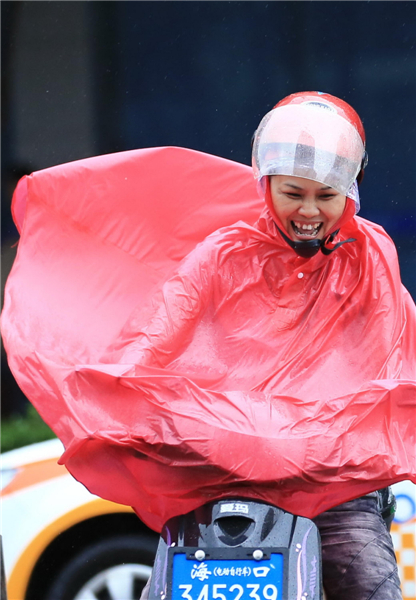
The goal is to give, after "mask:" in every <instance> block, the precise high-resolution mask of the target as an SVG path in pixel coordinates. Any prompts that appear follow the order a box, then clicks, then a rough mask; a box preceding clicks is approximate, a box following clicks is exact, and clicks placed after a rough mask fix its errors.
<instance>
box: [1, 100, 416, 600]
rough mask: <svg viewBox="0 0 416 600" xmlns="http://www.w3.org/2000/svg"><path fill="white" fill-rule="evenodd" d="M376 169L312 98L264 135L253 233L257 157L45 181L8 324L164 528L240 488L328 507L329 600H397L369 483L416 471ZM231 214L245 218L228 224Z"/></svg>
mask: <svg viewBox="0 0 416 600" xmlns="http://www.w3.org/2000/svg"><path fill="white" fill-rule="evenodd" d="M366 160H367V159H366V152H365V137H364V130H363V127H362V123H361V121H360V119H359V117H358V115H357V114H356V113H355V111H354V110H353V109H352V108H351V107H350V106H349V105H348V104H346V103H345V102H343V101H342V100H339V99H338V98H335V97H333V96H330V95H328V94H322V93H319V92H305V93H300V94H294V95H292V96H289V97H288V98H285V99H284V100H282V101H281V102H280V103H279V104H278V105H277V106H276V107H275V108H274V109H273V110H272V111H270V112H269V113H268V114H267V115H266V116H265V117H264V119H263V120H262V122H261V123H260V126H259V128H258V129H257V131H256V133H255V136H254V143H253V168H254V174H255V178H256V179H257V182H258V189H259V192H260V195H261V197H262V199H263V200H262V203H263V202H264V200H265V203H266V206H265V207H264V208H263V211H262V213H261V215H260V217H259V219H258V221H257V222H256V223H255V224H254V225H250V224H248V223H247V222H245V220H247V221H248V222H250V218H251V215H252V214H253V211H255V210H256V207H257V202H256V201H255V200H254V199H253V198H252V195H251V187H249V184H248V183H247V185H246V178H248V177H249V175H248V173H247V169H246V168H245V167H243V166H242V165H237V164H235V163H234V164H233V163H229V162H228V161H222V160H221V159H218V158H216V157H210V156H207V155H202V154H200V153H195V152H192V151H185V150H179V149H169V148H168V149H159V150H158V149H151V150H147V151H135V152H129V153H121V154H120V155H112V156H111V155H110V156H107V157H97V158H94V159H87V160H85V161H79V162H78V163H72V164H69V165H63V166H60V167H54V168H52V169H47V170H45V171H43V172H39V173H35V174H33V175H32V176H31V177H30V178H28V180H27V181H26V182H23V183H22V185H20V184H19V186H20V187H18V188H17V191H16V194H15V205H14V212H15V215H16V218H17V220H18V221H20V222H21V223H22V225H23V234H22V241H21V244H20V247H19V255H18V261H17V262H16V265H15V267H14V271H13V272H12V275H11V277H10V280H9V283H8V288H7V290H6V300H5V309H4V313H3V335H4V338H5V343H6V348H7V351H8V355H9V360H10V364H11V367H12V369H13V372H14V374H15V376H16V379H17V380H18V382H19V384H20V385H21V387H22V388H23V390H24V391H25V393H26V395H27V396H28V397H29V398H30V399H31V401H32V402H34V404H35V405H36V407H37V408H38V410H39V411H40V413H41V415H42V416H43V417H44V418H45V420H46V421H47V422H48V423H49V424H50V425H51V426H52V428H53V429H54V430H55V432H56V433H57V435H58V436H59V437H61V439H62V440H63V442H64V444H65V447H66V451H65V453H64V455H63V456H62V458H61V462H62V463H64V464H65V465H66V466H67V468H68V469H69V470H70V472H71V473H72V474H73V475H74V476H75V477H76V478H77V479H78V480H79V481H81V482H83V483H84V484H85V485H86V486H87V487H88V488H89V489H90V491H92V492H93V493H95V494H98V495H101V496H102V497H104V498H107V499H110V500H113V501H115V502H120V503H124V504H128V505H132V506H133V507H134V509H135V510H136V512H137V514H138V515H139V516H140V518H141V519H142V520H143V521H144V522H145V523H147V524H148V525H149V526H150V527H153V528H154V529H155V530H159V531H160V529H161V527H162V525H163V523H164V522H165V521H166V520H167V519H169V518H170V517H172V516H175V515H177V514H182V513H186V512H188V511H190V510H192V509H194V508H196V507H197V506H200V505H201V504H203V503H204V502H206V501H208V500H210V499H212V498H213V497H214V498H220V497H226V496H230V495H232V496H243V497H246V496H249V497H251V498H253V499H259V500H264V501H266V502H270V503H273V504H276V505H278V506H280V507H281V508H283V509H285V510H288V511H291V512H294V513H296V514H300V515H302V516H307V517H310V518H313V517H315V518H316V523H317V525H318V527H319V529H320V531H321V535H322V540H323V559H324V584H325V587H326V589H327V593H328V596H329V598H337V599H339V598H348V599H351V598H354V600H365V599H367V598H373V599H374V600H375V599H376V598H383V600H386V599H388V598H392V599H393V598H394V599H396V598H400V589H399V582H398V578H397V567H396V563H395V558H394V552H393V548H392V543H391V539H390V536H389V534H388V531H387V528H386V526H385V524H384V521H383V519H382V515H381V511H382V510H383V508H382V506H381V505H382V502H381V500H380V498H381V497H384V496H385V495H386V494H387V495H388V491H387V492H386V491H384V492H383V493H379V492H377V491H375V490H378V489H383V490H385V488H386V486H388V485H389V484H390V483H394V482H395V481H400V480H402V479H409V478H410V479H412V480H416V465H415V443H414V436H415V432H414V419H415V397H416V396H415V389H416V383H415V380H416V375H415V364H414V352H413V350H414V343H415V339H414V331H415V322H416V311H415V305H414V303H413V301H412V299H411V298H410V296H409V294H408V293H407V291H406V290H405V289H404V288H403V287H402V285H401V282H400V273H399V267H398V261H397V255H396V252H395V249H394V245H393V243H392V241H391V240H390V238H389V237H388V236H387V234H386V233H385V232H384V231H383V229H382V228H381V227H379V226H377V225H375V224H373V223H370V222H368V221H365V220H364V219H360V218H359V217H357V216H355V214H356V212H357V211H358V209H359V193H358V183H359V181H360V180H361V179H362V176H363V171H364V168H365V165H366ZM190 164H192V168H191V169H189V168H188V166H189V165H190ZM247 182H248V179H247ZM25 186H26V187H27V191H25V189H24V187H25ZM157 186H162V187H160V188H158V187H157ZM156 188H157V190H158V193H155V189H156ZM207 190H208V192H207ZM245 190H246V191H247V190H248V192H247V193H246V192H245ZM242 197H244V199H243V200H244V201H242V200H241V198H242ZM138 198H139V199H138ZM149 198H150V199H152V202H149ZM139 200H140V201H139ZM230 206H234V207H237V208H238V211H237V212H238V214H239V216H240V218H242V219H244V220H241V221H238V222H237V223H234V224H233V225H230V224H228V226H226V227H222V228H221V229H217V227H218V221H219V222H220V223H221V222H222V220H224V222H226V223H233V222H234V220H235V217H233V219H232V220H231V221H227V219H226V218H225V215H227V216H228V217H229V216H230V214H231V213H229V212H227V211H229V210H230ZM233 214H234V213H233ZM214 223H216V225H215V226H214ZM215 229H217V230H216V231H214V230H215ZM210 231H214V233H212V234H211V235H208V237H205V236H206V233H208V232H210ZM195 232H197V233H195ZM202 232H204V235H200V234H201V233H202ZM45 234H46V235H45ZM202 238H205V239H203V240H202V241H200V240H201V239H202ZM149 240H150V241H149ZM198 241H200V243H198V244H197V245H196V246H195V243H196V242H198ZM182 258H183V260H180V259H182ZM173 263H176V268H175V270H174V272H173V274H172V265H173ZM28 288H29V289H28ZM135 304H136V305H137V308H136V310H134V311H133V312H132V314H131V317H130V318H129V319H128V321H127V323H126V324H125V326H124V328H122V330H121V331H120V327H121V323H122V322H123V321H125V315H126V314H128V311H129V310H131V308H132V307H133V306H134V305H135ZM104 349H106V352H104ZM387 504H388V505H389V504H391V501H388V502H387ZM333 507H337V508H333ZM328 509H330V510H328Z"/></svg>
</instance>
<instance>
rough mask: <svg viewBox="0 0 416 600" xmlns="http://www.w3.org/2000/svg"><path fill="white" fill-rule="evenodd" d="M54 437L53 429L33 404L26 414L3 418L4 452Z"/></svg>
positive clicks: (2, 447) (2, 439) (2, 445)
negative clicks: (43, 419)
mask: <svg viewBox="0 0 416 600" xmlns="http://www.w3.org/2000/svg"><path fill="white" fill-rule="evenodd" d="M54 437H56V436H55V434H54V433H53V431H52V430H51V429H50V428H49V427H48V426H47V425H46V423H45V422H44V421H42V419H41V417H40V416H39V414H38V413H37V411H36V410H35V408H34V407H33V406H29V407H28V409H27V411H26V414H25V415H14V416H12V417H9V418H8V419H3V420H2V423H1V451H2V452H7V451H8V450H13V449H14V448H20V447H21V446H26V445H27V444H34V443H35V442H43V441H44V440H50V439H51V438H54Z"/></svg>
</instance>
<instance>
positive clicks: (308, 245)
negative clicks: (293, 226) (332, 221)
mask: <svg viewBox="0 0 416 600" xmlns="http://www.w3.org/2000/svg"><path fill="white" fill-rule="evenodd" d="M275 225H276V227H277V230H278V232H279V233H280V235H281V236H282V238H283V239H284V240H285V242H286V243H287V244H289V246H290V247H291V248H293V250H294V251H295V252H296V254H298V255H299V256H301V257H302V258H311V257H312V256H315V254H317V253H318V252H319V250H320V251H321V252H322V254H325V255H329V254H332V252H334V250H336V249H337V248H339V247H340V246H342V244H346V243H347V242H355V241H356V239H355V238H348V240H343V241H342V242H338V243H337V244H335V246H334V247H333V248H328V246H326V245H325V244H327V243H332V242H333V241H334V239H335V237H336V235H337V234H338V232H339V229H337V230H336V231H334V232H333V233H330V234H329V235H327V236H326V237H325V238H323V239H322V240H305V241H302V240H299V241H296V242H295V241H294V240H291V239H290V237H288V236H287V235H286V234H285V233H284V232H283V231H282V230H281V229H280V227H279V226H278V225H277V224H276V223H275Z"/></svg>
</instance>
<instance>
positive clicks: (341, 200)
mask: <svg viewBox="0 0 416 600" xmlns="http://www.w3.org/2000/svg"><path fill="white" fill-rule="evenodd" d="M270 191H271V197H272V202H273V206H274V209H275V211H276V215H277V216H278V217H279V219H280V222H281V223H282V225H283V227H284V228H285V229H286V232H287V233H288V235H289V237H290V238H291V239H292V240H294V241H299V240H315V239H320V240H321V239H323V238H324V237H325V236H326V235H327V234H328V233H329V232H330V230H331V228H332V227H333V226H334V225H335V223H336V222H337V221H338V219H339V218H340V217H341V215H342V213H343V212H344V208H345V203H346V197H345V196H343V195H342V194H340V193H339V192H337V191H336V190H334V189H333V188H331V187H329V186H327V185H324V184H322V183H319V182H317V181H313V180H312V179H303V178H302V177H292V176H290V175H272V176H271V177H270Z"/></svg>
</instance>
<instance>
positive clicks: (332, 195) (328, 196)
mask: <svg viewBox="0 0 416 600" xmlns="http://www.w3.org/2000/svg"><path fill="white" fill-rule="evenodd" d="M332 198H335V194H326V195H325V196H319V200H332Z"/></svg>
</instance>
